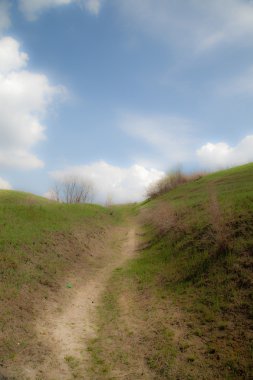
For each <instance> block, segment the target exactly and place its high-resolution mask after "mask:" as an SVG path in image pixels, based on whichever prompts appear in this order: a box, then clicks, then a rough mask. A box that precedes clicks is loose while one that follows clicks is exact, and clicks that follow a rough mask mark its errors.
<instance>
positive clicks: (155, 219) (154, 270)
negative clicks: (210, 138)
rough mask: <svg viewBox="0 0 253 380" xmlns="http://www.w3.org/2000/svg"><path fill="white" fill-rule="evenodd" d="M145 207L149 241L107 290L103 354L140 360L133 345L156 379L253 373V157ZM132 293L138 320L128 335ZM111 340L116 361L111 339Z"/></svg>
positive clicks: (143, 240)
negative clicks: (126, 303) (125, 308)
mask: <svg viewBox="0 0 253 380" xmlns="http://www.w3.org/2000/svg"><path fill="white" fill-rule="evenodd" d="M166 205H168V206H169V207H170V209H171V210H172V212H170V213H168V214H166V212H164V210H166ZM139 210H140V214H141V215H142V217H141V224H142V234H141V236H140V247H143V248H142V249H140V251H139V255H137V257H136V259H134V260H131V261H130V263H129V264H128V265H127V267H125V268H123V269H122V270H120V271H118V272H117V273H116V274H115V275H114V279H112V282H111V285H110V287H109V288H108V289H107V291H106V293H105V298H104V301H103V306H102V309H101V310H100V311H99V315H100V318H101V319H100V326H101V330H100V333H99V337H100V338H99V339H98V340H96V342H95V343H94V345H93V349H94V350H95V351H96V355H97V356H96V359H97V360H102V366H103V367H106V368H107V370H108V367H107V366H109V368H111V367H113V366H116V367H120V366H122V367H123V368H124V364H123V362H122V360H120V358H118V359H117V357H116V356H113V355H115V352H117V351H118V352H121V356H122V355H123V356H124V354H125V355H128V359H129V361H130V362H131V363H132V364H131V365H133V363H134V362H135V358H133V357H132V356H131V354H130V353H129V351H128V347H129V346H131V347H135V352H136V357H137V358H139V359H140V361H141V362H142V361H143V360H144V362H145V364H146V366H147V367H148V368H149V369H150V370H151V371H152V372H153V373H154V376H155V378H157V379H171V378H180V379H208V380H209V379H213V378H217V379H251V378H252V376H253V372H252V359H253V356H252V338H253V335H252V319H253V308H252V305H253V302H252V301H253V292H252V265H253V261H252V252H253V164H248V165H244V166H242V167H238V168H233V169H229V170H226V171H222V172H218V173H214V174H211V175H207V176H205V177H203V178H201V179H199V180H197V181H194V182H189V183H186V184H184V185H182V186H179V187H178V188H176V189H174V190H172V191H170V192H169V193H167V194H165V195H163V196H161V197H160V198H157V199H155V200H151V201H146V202H143V204H141V205H139ZM171 215H172V216H171ZM166 218H167V219H168V218H172V222H171V224H168V223H167V219H166ZM125 293H127V295H126V297H128V298H130V299H132V306H131V310H130V311H129V315H131V318H132V319H133V324H134V325H135V326H138V327H135V328H133V329H132V330H131V329H130V330H131V331H130V334H129V328H128V327H127V326H126V325H125V322H124V318H123V313H122V310H121V309H120V299H121V298H122V297H123V296H124V294H125ZM115 331H116V332H115ZM112 336H113V338H112ZM112 341H113V348H112V349H111V354H112V356H111V357H112V358H113V360H112V361H111V362H110V360H109V358H108V357H106V356H105V355H104V349H103V347H104V348H105V345H108V344H110V342H112ZM122 351H123V353H122ZM130 367H131V366H130ZM111 369H112V368H111ZM100 376H101V377H98V378H103V376H102V375H100ZM105 378H107V377H105ZM108 378H110V377H109V375H108ZM135 378H136V379H137V378H142V377H141V375H139V377H138V375H137V371H136V373H135Z"/></svg>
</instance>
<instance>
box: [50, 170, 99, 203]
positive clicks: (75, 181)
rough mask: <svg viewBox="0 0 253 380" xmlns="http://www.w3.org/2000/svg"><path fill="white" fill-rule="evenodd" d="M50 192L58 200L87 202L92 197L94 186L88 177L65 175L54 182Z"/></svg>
mask: <svg viewBox="0 0 253 380" xmlns="http://www.w3.org/2000/svg"><path fill="white" fill-rule="evenodd" d="M52 193H53V194H54V199H55V200H57V201H58V202H64V203H88V202H91V201H92V199H93V196H94V186H93V184H92V182H91V181H90V180H88V179H82V178H79V177H77V176H66V177H64V178H63V179H62V180H59V181H57V182H56V183H55V184H54V186H53V189H52Z"/></svg>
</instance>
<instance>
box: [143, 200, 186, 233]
mask: <svg viewBox="0 0 253 380" xmlns="http://www.w3.org/2000/svg"><path fill="white" fill-rule="evenodd" d="M142 222H144V223H147V224H152V226H153V227H154V228H155V230H156V233H157V235H159V236H164V235H166V234H167V233H168V232H170V231H173V233H174V234H177V233H179V232H182V231H185V225H184V223H183V221H182V218H181V217H180V215H179V214H178V213H177V212H176V210H175V209H174V208H173V207H172V206H171V204H169V203H168V202H165V201H164V202H159V204H158V205H156V206H155V207H154V208H152V209H146V210H145V211H144V212H143V213H142Z"/></svg>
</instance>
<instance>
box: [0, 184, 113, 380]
mask: <svg viewBox="0 0 253 380" xmlns="http://www.w3.org/2000/svg"><path fill="white" fill-rule="evenodd" d="M114 219H115V220H116V219H117V218H114V216H113V215H112V213H111V212H110V211H109V210H108V209H105V208H103V207H101V206H96V205H62V204H57V203H55V202H50V201H47V200H46V199H44V198H41V197H36V196H34V195H32V194H25V193H19V192H14V191H0V310H1V314H0V335H1V339H0V366H1V367H0V375H1V373H2V372H3V373H4V374H5V373H7V374H8V375H9V374H10V375H14V374H15V378H18V379H21V378H27V377H25V375H24V377H22V376H23V375H22V371H21V367H22V366H23V364H24V363H23V361H24V362H25V360H26V359H24V358H27V360H28V359H29V358H30V359H31V360H34V361H35V366H36V360H43V357H44V356H45V352H47V353H48V352H49V351H48V350H49V348H46V347H45V346H44V345H43V344H42V343H41V342H39V341H38V337H37V336H36V334H37V333H36V329H35V321H36V318H37V317H38V316H39V315H40V314H41V312H42V313H43V312H44V310H45V309H44V308H45V307H46V304H45V303H47V301H50V302H51V301H52V300H54V299H57V297H61V298H62V299H64V297H66V293H67V292H68V291H71V289H68V288H71V287H75V285H76V282H77V281H78V279H79V278H81V277H82V276H84V275H85V276H86V277H87V276H88V275H89V274H90V272H91V271H92V270H94V268H95V263H96V262H97V261H100V263H104V262H105V258H104V256H105V254H104V251H105V250H106V247H107V246H108V244H109V243H108V241H110V244H111V232H110V231H111V229H112V227H113V226H114V225H115V220H114ZM70 281H71V282H70ZM71 294H72V295H73V294H74V293H73V291H72V292H71ZM1 368H2V370H1ZM16 369H20V372H19V371H18V372H16ZM17 373H18V375H17ZM28 378H29V376H28Z"/></svg>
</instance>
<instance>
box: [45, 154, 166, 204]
mask: <svg viewBox="0 0 253 380" xmlns="http://www.w3.org/2000/svg"><path fill="white" fill-rule="evenodd" d="M163 175H164V173H163V172H161V171H158V170H156V169H152V168H151V169H147V168H145V167H143V166H141V165H132V166H130V167H128V168H121V167H119V166H113V165H110V164H108V163H106V162H104V161H99V162H95V163H93V164H90V165H82V166H73V167H68V168H66V169H64V170H59V171H55V172H52V173H51V177H52V178H53V179H55V180H62V179H63V178H66V177H68V176H76V177H78V178H81V179H87V180H89V181H91V182H92V183H93V184H94V186H95V201H96V202H99V203H105V202H106V200H107V198H108V197H110V199H111V200H112V201H113V202H115V203H124V202H135V201H141V200H143V199H144V198H145V192H146V189H147V188H148V186H150V184H151V183H153V182H154V181H157V180H158V179H160V178H161V177H162V176H163Z"/></svg>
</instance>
